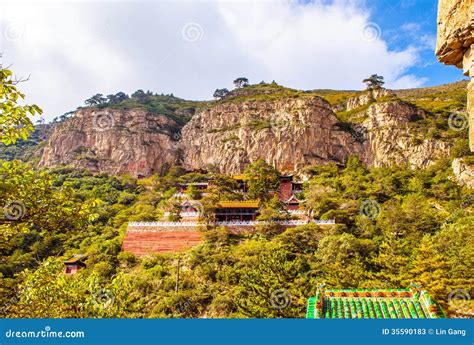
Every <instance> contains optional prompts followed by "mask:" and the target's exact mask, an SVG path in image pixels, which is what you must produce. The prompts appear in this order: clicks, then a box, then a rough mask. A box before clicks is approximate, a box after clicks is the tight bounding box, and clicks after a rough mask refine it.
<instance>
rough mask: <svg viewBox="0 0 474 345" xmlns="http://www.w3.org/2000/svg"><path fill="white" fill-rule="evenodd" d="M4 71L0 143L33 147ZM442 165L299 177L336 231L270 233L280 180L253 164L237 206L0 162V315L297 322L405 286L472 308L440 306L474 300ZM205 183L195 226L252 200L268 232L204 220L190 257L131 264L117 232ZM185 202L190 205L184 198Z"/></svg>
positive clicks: (453, 194)
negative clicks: (364, 294) (341, 294)
mask: <svg viewBox="0 0 474 345" xmlns="http://www.w3.org/2000/svg"><path fill="white" fill-rule="evenodd" d="M4 71H5V70H4ZM3 73H4V74H3V75H2V78H3V84H4V87H3V88H2V91H1V92H2V94H1V95H0V97H2V104H3V111H4V112H5V111H8V112H10V113H11V114H14V115H15V116H16V118H15V116H12V117H8V119H6V118H5V117H4V115H1V118H2V120H1V121H0V128H8V131H3V130H2V141H3V142H4V143H5V144H9V145H10V144H13V143H15V142H16V141H17V140H18V139H26V138H27V137H28V135H30V133H31V132H32V131H33V129H34V128H33V125H32V123H31V120H29V115H35V113H38V112H39V111H40V109H39V108H38V107H37V106H23V105H19V104H18V103H17V100H18V99H19V98H22V94H21V93H20V92H19V91H18V90H17V89H16V86H15V85H14V84H11V83H10V84H9V82H8V81H9V80H10V79H9V77H10V75H9V74H8V73H6V72H3ZM5 73H6V74H5ZM319 92H322V91H319ZM322 93H323V92H322ZM408 96H410V94H408V95H407V97H408ZM163 97H164V96H163ZM435 101H436V100H433V102H435ZM127 102H132V101H127ZM427 102H428V101H427ZM127 104H128V103H127ZM425 106H426V105H425ZM443 111H444V110H443ZM346 115H347V114H346ZM440 116H441V115H440ZM433 121H435V120H433ZM21 123H23V124H24V125H23V126H21V127H20V130H18V124H21ZM464 134H465V133H463V135H464ZM458 145H459V147H460V148H459V150H457V151H455V152H454V154H459V152H462V153H463V154H465V152H466V148H465V147H466V145H467V140H466V139H465V138H464V139H459V140H458ZM452 158H453V157H444V158H440V159H439V160H438V161H437V162H436V163H435V164H433V165H431V166H430V167H428V168H426V169H424V170H413V169H410V168H409V167H406V166H392V167H366V166H365V165H364V164H362V163H361V162H360V161H359V159H358V158H357V157H350V158H349V160H348V161H347V163H346V164H345V165H344V166H340V165H336V164H329V165H325V166H312V167H306V168H305V173H306V174H307V175H308V176H310V178H309V179H308V180H307V181H306V182H305V183H304V186H303V187H304V188H303V195H302V199H304V200H305V207H306V209H308V210H311V211H312V212H313V215H314V216H315V217H317V218H318V219H335V220H336V225H332V226H318V225H316V224H307V225H302V226H297V227H294V228H288V229H285V228H283V227H281V226H279V224H278V223H277V220H278V219H279V217H281V216H280V212H279V211H280V210H281V208H282V205H281V203H279V202H278V200H276V199H275V198H272V196H271V193H270V190H272V189H274V188H275V187H276V183H277V181H278V176H279V174H280V172H278V171H276V170H275V169H273V168H272V167H271V166H269V165H267V164H266V163H264V162H263V161H257V162H255V163H253V164H250V165H249V166H248V167H247V169H246V173H247V174H248V175H252V176H253V178H252V179H250V182H249V184H250V188H249V194H248V195H243V194H239V193H238V192H235V191H234V188H233V183H234V182H233V181H232V179H230V178H229V177H228V176H224V175H219V174H217V173H209V174H201V173H187V172H186V171H185V170H184V169H182V168H180V167H172V168H170V169H169V170H168V171H167V173H166V174H164V175H162V176H159V175H153V176H150V177H147V178H142V179H136V178H134V177H132V176H127V175H122V176H110V175H107V174H105V173H101V174H92V173H90V172H89V171H87V170H81V169H75V168H72V167H57V168H53V169H36V168H35V167H34V165H33V164H30V163H25V162H21V161H19V160H8V161H7V160H1V161H0V200H1V201H2V204H3V205H2V206H3V207H4V213H5V215H6V216H7V217H6V218H7V220H3V221H2V222H0V236H1V241H0V317H8V318H24V317H42V318H71V317H80V318H86V317H92V318H95V317H107V318H110V317H120V318H164V317H174V318H181V317H186V318H190V317H212V318H231V317H232V318H234V317H236V318H274V317H287V318H301V317H304V315H305V308H306V303H307V300H308V298H309V297H310V296H313V295H314V294H315V292H316V289H317V287H318V286H319V285H320V284H323V283H324V284H326V286H329V287H331V288H405V287H409V286H410V284H412V283H414V284H418V285H419V286H421V287H422V288H423V289H424V290H426V291H428V292H429V294H430V295H431V296H432V297H433V298H434V299H435V300H436V301H437V302H438V303H439V304H440V306H441V307H442V309H443V311H444V312H445V314H446V315H448V316H449V315H450V313H451V312H454V311H456V310H459V309H463V308H465V309H468V310H469V309H470V310H472V302H469V301H467V302H466V301H464V302H465V303H459V301H458V302H457V303H453V301H452V299H451V298H450V297H452V296H453V292H454V293H457V292H460V291H462V292H466V293H468V294H470V295H472V293H473V291H472V288H473V286H474V284H473V277H474V272H473V270H474V269H473V267H474V234H473V231H472V230H473V229H474V191H473V190H472V189H468V188H466V187H461V186H460V185H459V184H457V183H456V181H455V179H454V177H453V173H452V169H451V165H450V164H451V160H452ZM210 177H212V179H213V180H214V181H217V182H216V183H214V184H213V185H212V188H209V189H208V190H207V195H206V196H205V197H203V198H202V199H201V200H200V201H201V203H202V205H203V206H204V215H206V214H209V213H210V212H209V210H212V209H213V207H215V204H216V202H217V201H218V200H242V199H244V198H249V199H255V198H258V199H260V200H262V202H263V206H262V212H261V215H260V217H261V218H260V219H262V220H266V221H267V223H265V224H263V225H261V226H258V227H257V229H256V232H255V233H253V234H248V235H234V234H231V233H229V231H228V230H227V229H226V228H225V227H215V226H212V225H209V224H211V223H209V222H207V220H208V219H206V218H205V217H204V219H203V226H202V232H203V235H204V238H205V241H204V243H203V244H201V245H199V246H196V247H194V248H192V249H191V250H188V251H186V252H181V253H175V254H155V255H148V256H145V257H141V258H139V257H135V256H134V255H132V254H131V253H127V252H124V251H122V241H123V238H124V235H125V231H126V228H127V224H128V222H131V221H157V220H160V219H162V217H163V215H164V212H165V211H166V210H170V209H173V207H175V206H176V205H175V204H174V201H173V197H172V196H173V194H175V193H176V192H177V185H178V183H184V182H196V181H203V180H205V179H207V178H210ZM187 193H189V195H190V196H193V197H194V198H200V196H199V195H198V194H199V193H197V192H196V191H195V190H192V189H190V190H188V191H187ZM367 205H369V208H368V209H367V208H366V206H367ZM367 210H368V211H367ZM18 215H21V217H18ZM78 253H81V254H85V255H86V260H85V262H86V264H87V267H86V268H85V269H82V270H80V271H79V272H78V273H77V274H75V275H73V276H66V275H64V274H63V270H64V264H63V261H64V260H65V259H66V258H69V257H71V256H72V255H73V254H78ZM278 291H285V293H286V298H288V299H289V301H290V303H288V306H286V307H285V308H276V307H275V305H274V303H272V298H273V296H274V294H275V292H278ZM454 302H456V301H454Z"/></svg>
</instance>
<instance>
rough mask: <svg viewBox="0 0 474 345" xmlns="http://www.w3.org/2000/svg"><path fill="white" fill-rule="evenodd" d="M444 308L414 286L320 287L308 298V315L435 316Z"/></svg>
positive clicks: (358, 316) (393, 317)
mask: <svg viewBox="0 0 474 345" xmlns="http://www.w3.org/2000/svg"><path fill="white" fill-rule="evenodd" d="M439 317H443V312H442V311H441V309H440V308H439V306H438V305H437V303H436V302H435V301H433V300H432V299H431V297H430V296H429V295H428V293H427V292H425V291H423V290H419V289H417V288H411V289H345V290H332V289H324V288H323V287H320V288H319V289H318V291H317V293H316V296H315V297H311V298H310V299H309V300H308V308H307V312H306V318H307V319H321V318H325V319H423V318H427V319H434V318H439Z"/></svg>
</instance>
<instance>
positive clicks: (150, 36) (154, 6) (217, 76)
mask: <svg viewBox="0 0 474 345" xmlns="http://www.w3.org/2000/svg"><path fill="white" fill-rule="evenodd" d="M2 13H3V14H4V16H3V17H2V19H1V26H2V33H3V42H2V46H1V50H2V51H3V52H4V64H9V63H13V69H14V71H15V72H16V73H17V74H20V75H29V74H31V79H30V80H29V81H28V82H27V83H25V84H22V85H21V88H22V89H23V90H24V91H25V93H26V94H27V95H28V100H29V101H30V102H35V103H37V104H39V105H40V106H42V107H43V108H44V109H45V114H46V117H47V119H51V118H53V117H54V116H57V115H60V114H62V113H64V112H66V111H68V110H71V109H74V108H75V107H76V106H78V105H80V104H81V103H82V102H83V100H84V99H86V98H87V97H89V96H90V95H92V94H94V93H97V92H100V93H103V94H109V93H115V92H118V91H124V92H127V93H131V92H133V91H134V90H136V89H138V88H142V89H150V90H152V91H156V92H158V93H161V92H164V93H171V92H172V93H174V94H175V95H177V96H180V97H183V98H189V99H209V98H210V97H211V95H212V93H213V91H214V89H216V88H218V87H228V88H229V87H231V81H232V80H233V79H234V78H235V77H238V76H246V77H248V78H249V79H250V80H251V81H252V82H260V81H261V80H265V81H272V80H276V81H277V82H278V83H280V84H283V85H287V86H291V87H295V88H300V89H315V88H339V89H358V88H361V87H363V84H362V83H361V80H362V79H363V78H364V77H366V76H368V75H370V74H373V73H378V74H381V75H384V76H385V78H386V81H387V85H388V86H389V87H398V86H400V85H401V86H403V87H414V86H418V85H420V84H422V83H423V82H424V80H420V79H418V78H417V77H416V76H414V75H407V74H406V73H407V70H408V69H409V68H410V67H412V66H413V65H414V64H416V62H417V59H418V55H419V51H418V50H417V49H414V48H408V49H405V50H402V51H390V50H389V49H388V47H387V44H386V43H385V42H384V41H383V40H382V38H381V37H383V35H382V36H381V35H380V34H382V33H383V29H384V28H383V23H373V24H371V25H372V26H367V25H368V24H369V23H371V19H370V14H369V13H368V12H367V10H366V9H365V8H364V7H363V5H362V4H361V2H360V1H350V0H337V1H334V2H332V3H329V1H319V2H312V3H309V4H302V3H298V2H293V1H283V0H282V1H280V0H275V1H260V2H249V1H240V2H224V1H220V2H159V3H139V4H134V3H126V2H125V3H68V4H64V3H63V4H61V3H53V4H51V3H49V4H44V3H43V4H38V5H32V4H30V5H15V4H10V5H5V11H2ZM188 23H196V24H197V26H196V27H195V28H197V29H198V38H197V39H191V40H190V39H189V37H188V39H186V37H183V27H185V25H186V24H188ZM367 28H368V29H369V31H368V30H367ZM378 28H380V29H381V32H378V31H377V30H378ZM370 30H371V31H370ZM18 33H20V34H18Z"/></svg>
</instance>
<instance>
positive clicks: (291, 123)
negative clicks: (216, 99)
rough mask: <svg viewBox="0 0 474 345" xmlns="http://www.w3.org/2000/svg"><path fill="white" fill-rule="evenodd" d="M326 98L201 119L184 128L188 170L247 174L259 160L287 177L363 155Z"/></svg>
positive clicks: (241, 107) (205, 114)
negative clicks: (250, 165)
mask: <svg viewBox="0 0 474 345" xmlns="http://www.w3.org/2000/svg"><path fill="white" fill-rule="evenodd" d="M338 122H339V121H338V119H337V117H336V115H335V114H334V113H333V112H332V110H331V106H330V105H329V103H327V102H326V101H325V100H323V99H322V98H320V97H317V96H314V97H304V98H301V99H280V100H275V101H273V100H272V101H249V102H237V103H234V102H226V103H223V104H219V105H217V106H215V107H212V108H210V109H207V110H204V111H202V112H200V113H198V114H197V115H195V116H194V117H193V118H192V119H191V121H190V122H189V123H188V124H187V125H186V126H185V127H184V128H183V130H182V134H183V139H182V143H181V144H182V148H183V152H184V165H185V166H186V167H188V168H196V167H202V166H214V167H216V168H217V169H218V170H220V171H222V172H225V173H237V172H241V171H242V170H243V169H244V167H245V166H246V165H247V164H248V163H250V162H254V161H256V160H258V159H264V160H265V161H267V162H268V163H270V164H272V165H274V166H275V167H277V168H278V169H279V170H281V171H294V170H297V169H299V168H302V167H304V166H307V165H311V164H322V163H325V162H329V161H335V162H341V163H343V162H344V161H345V160H346V159H347V157H348V155H349V154H354V153H356V154H358V155H363V153H364V151H365V149H364V144H362V143H361V142H357V141H356V140H355V138H354V137H353V136H352V135H351V134H350V133H349V132H346V131H343V130H342V129H341V128H338V127H337V126H336V125H337V123H338Z"/></svg>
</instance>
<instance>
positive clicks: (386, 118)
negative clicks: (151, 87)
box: [38, 81, 468, 176]
mask: <svg viewBox="0 0 474 345" xmlns="http://www.w3.org/2000/svg"><path fill="white" fill-rule="evenodd" d="M466 84H467V82H466V81H460V82H457V83H452V84H446V85H441V86H437V87H429V88H419V89H408V90H397V91H389V90H385V89H375V90H368V91H350V90H349V91H335V90H310V91H301V90H294V89H289V88H286V87H283V86H280V85H277V84H276V83H272V84H257V85H249V86H246V87H243V88H239V89H236V90H233V91H231V92H230V93H229V94H228V95H227V96H226V97H225V98H224V99H222V100H218V101H212V102H193V101H186V100H183V99H180V98H177V97H174V96H150V97H148V99H145V100H133V99H128V100H126V101H124V102H121V103H119V104H114V105H102V106H100V107H87V108H79V109H78V110H77V111H76V112H75V114H74V116H72V117H71V118H69V119H67V120H65V121H64V122H62V123H60V124H58V125H55V126H54V129H53V130H52V133H51V134H50V135H49V137H48V140H47V142H43V143H41V145H39V146H38V152H39V153H38V155H41V159H40V160H39V163H38V165H39V166H40V167H53V166H57V165H62V164H65V165H72V166H75V167H81V168H87V169H89V170H91V171H94V172H107V173H111V174H124V173H128V174H132V175H134V176H148V175H151V174H161V173H163V172H165V171H166V170H167V169H169V167H171V166H173V165H182V166H184V167H185V168H188V169H200V168H203V167H204V168H207V169H209V170H218V171H220V172H223V173H238V172H241V171H242V170H243V169H244V167H245V165H246V164H248V163H250V162H253V161H256V160H257V159H260V158H262V159H264V160H266V161H267V162H268V163H270V164H272V165H274V166H275V167H277V168H278V169H279V170H281V171H283V172H294V171H298V170H300V169H302V168H304V167H306V166H309V165H320V164H327V163H329V162H335V163H337V164H344V163H345V162H346V160H347V159H348V157H349V156H350V155H356V156H358V157H359V158H360V159H361V160H362V161H363V162H364V163H366V164H367V165H369V166H390V165H408V166H410V167H413V168H423V167H426V166H429V165H430V164H432V163H433V162H435V161H436V160H437V159H439V158H443V157H448V156H450V155H454V156H456V157H459V156H462V155H464V154H466V152H468V150H466V147H467V134H466V130H465V128H456V127H453V126H450V125H449V124H450V116H452V115H453V114H457V113H462V112H463V111H465V98H466Z"/></svg>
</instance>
